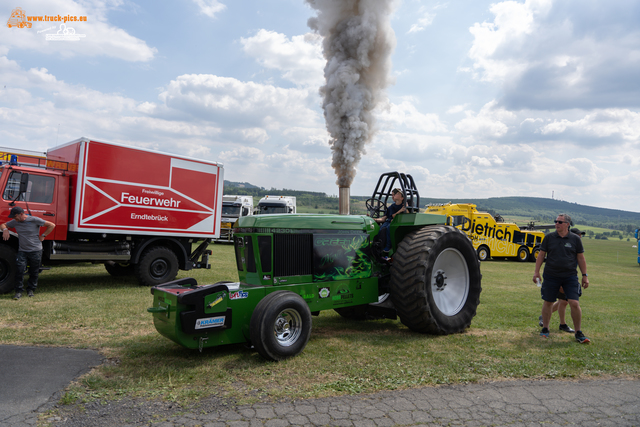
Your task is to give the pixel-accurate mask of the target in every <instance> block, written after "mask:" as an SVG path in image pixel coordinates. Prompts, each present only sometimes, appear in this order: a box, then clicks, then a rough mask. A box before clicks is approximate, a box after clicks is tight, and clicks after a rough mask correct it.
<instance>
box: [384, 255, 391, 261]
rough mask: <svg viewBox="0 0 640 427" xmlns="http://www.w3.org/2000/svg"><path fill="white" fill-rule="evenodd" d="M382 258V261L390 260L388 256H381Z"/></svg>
mask: <svg viewBox="0 0 640 427" xmlns="http://www.w3.org/2000/svg"><path fill="white" fill-rule="evenodd" d="M382 260H383V261H384V262H390V261H391V258H389V257H388V256H383V257H382Z"/></svg>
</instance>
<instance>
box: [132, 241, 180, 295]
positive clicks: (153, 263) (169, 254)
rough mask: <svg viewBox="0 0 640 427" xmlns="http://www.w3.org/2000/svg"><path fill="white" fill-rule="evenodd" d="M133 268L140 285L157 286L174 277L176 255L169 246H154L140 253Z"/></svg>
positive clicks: (176, 272)
mask: <svg viewBox="0 0 640 427" xmlns="http://www.w3.org/2000/svg"><path fill="white" fill-rule="evenodd" d="M134 269H135V274H136V277H137V278H138V281H139V282H140V285H141V286H157V285H160V284H162V283H166V282H170V281H172V280H173V279H175V278H176V275H177V274H178V257H177V256H176V254H174V253H173V251H171V249H169V248H166V247H164V246H154V247H151V248H149V249H146V250H145V251H144V252H143V253H142V256H140V262H139V263H138V264H136V265H135V267H134Z"/></svg>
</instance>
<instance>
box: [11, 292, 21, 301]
mask: <svg viewBox="0 0 640 427" xmlns="http://www.w3.org/2000/svg"><path fill="white" fill-rule="evenodd" d="M20 298H22V294H21V293H20V292H16V294H15V295H14V296H13V299H20Z"/></svg>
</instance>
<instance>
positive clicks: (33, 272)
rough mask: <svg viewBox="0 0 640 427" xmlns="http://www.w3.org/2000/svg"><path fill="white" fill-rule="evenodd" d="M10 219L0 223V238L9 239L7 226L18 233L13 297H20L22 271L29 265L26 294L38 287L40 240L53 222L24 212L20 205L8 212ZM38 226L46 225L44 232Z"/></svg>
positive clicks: (50, 228) (30, 293) (40, 258)
mask: <svg viewBox="0 0 640 427" xmlns="http://www.w3.org/2000/svg"><path fill="white" fill-rule="evenodd" d="M9 218H11V221H7V222H6V223H4V224H0V230H2V238H3V239H4V240H9V237H10V235H9V228H15V229H16V232H17V233H18V256H17V257H16V265H17V273H16V286H15V289H16V294H15V296H14V297H13V299H16V300H17V299H20V298H22V292H23V291H24V284H23V283H22V280H23V277H24V272H25V270H26V269H27V264H28V265H29V281H28V282H27V295H28V296H30V297H32V296H33V293H34V291H35V290H36V288H37V287H38V275H39V274H40V263H41V262H42V241H43V240H44V238H45V237H46V236H47V235H48V234H49V233H51V232H52V231H53V229H54V227H55V224H53V223H52V222H49V221H45V220H44V219H42V218H38V217H35V216H30V215H27V214H26V213H24V209H22V208H21V207H20V206H14V207H13V208H11V212H10V213H9ZM40 227H47V229H46V230H45V231H44V233H42V234H39V233H40Z"/></svg>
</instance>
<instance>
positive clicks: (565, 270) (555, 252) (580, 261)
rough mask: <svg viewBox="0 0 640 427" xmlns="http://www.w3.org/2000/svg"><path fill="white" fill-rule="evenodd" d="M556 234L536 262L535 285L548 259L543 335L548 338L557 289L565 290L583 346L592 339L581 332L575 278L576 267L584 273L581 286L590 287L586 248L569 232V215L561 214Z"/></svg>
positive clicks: (545, 271) (545, 273)
mask: <svg viewBox="0 0 640 427" xmlns="http://www.w3.org/2000/svg"><path fill="white" fill-rule="evenodd" d="M555 226H556V231H555V232H553V233H550V234H548V235H547V236H545V238H544V240H542V245H541V246H540V254H539V255H538V258H537V259H536V267H535V271H534V273H533V282H534V283H535V282H536V281H538V280H540V267H541V266H542V262H543V261H544V260H545V256H546V264H545V267H544V275H543V279H544V280H543V282H542V289H541V294H542V299H543V303H542V331H541V332H540V335H541V336H542V337H544V338H548V337H549V321H550V320H551V313H552V308H553V304H554V303H555V301H556V297H557V295H558V290H559V289H560V287H562V288H563V290H564V294H565V295H566V297H567V301H568V302H569V306H570V307H571V318H572V319H573V327H574V328H575V329H576V334H575V337H576V340H577V341H578V342H579V343H581V344H586V343H589V342H590V340H589V338H587V337H586V336H584V334H583V333H582V329H581V327H582V325H581V323H582V309H581V308H580V302H579V298H580V285H581V283H580V282H578V277H577V275H576V267H580V271H581V272H582V287H583V288H585V289H586V288H587V287H588V286H589V278H588V276H587V261H586V260H585V258H584V248H583V246H582V241H581V240H580V237H578V236H576V235H575V234H574V233H571V232H569V227H570V226H571V217H570V216H569V215H567V214H560V215H558V218H557V219H556V220H555Z"/></svg>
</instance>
